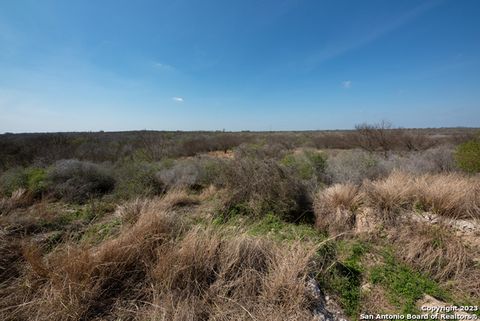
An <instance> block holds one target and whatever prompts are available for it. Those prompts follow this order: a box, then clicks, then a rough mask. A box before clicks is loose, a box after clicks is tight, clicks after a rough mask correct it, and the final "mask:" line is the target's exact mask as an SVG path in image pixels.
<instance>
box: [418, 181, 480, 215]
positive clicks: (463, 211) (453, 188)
mask: <svg viewBox="0 0 480 321" xmlns="http://www.w3.org/2000/svg"><path fill="white" fill-rule="evenodd" d="M416 190H417V194H416V197H417V201H418V202H419V203H420V205H421V206H422V207H423V208H424V209H425V210H428V211H431V212H434V213H437V214H440V215H444V216H448V217H452V218H480V177H478V176H476V177H475V176H473V177H472V176H465V175H461V174H457V173H451V174H443V175H441V174H439V175H424V176H421V177H419V178H417V180H416Z"/></svg>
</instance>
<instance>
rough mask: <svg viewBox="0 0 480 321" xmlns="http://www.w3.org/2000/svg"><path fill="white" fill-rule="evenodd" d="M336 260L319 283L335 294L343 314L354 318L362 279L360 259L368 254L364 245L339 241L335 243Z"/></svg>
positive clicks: (357, 309) (356, 313)
mask: <svg viewBox="0 0 480 321" xmlns="http://www.w3.org/2000/svg"><path fill="white" fill-rule="evenodd" d="M336 251H337V258H336V259H335V261H334V262H333V263H332V264H331V268H330V269H329V270H327V271H326V273H324V274H322V275H320V280H319V281H320V283H321V284H322V285H323V286H324V287H325V288H327V289H329V290H330V291H332V292H333V293H335V294H336V296H337V297H338V298H339V302H340V304H341V306H342V308H343V309H344V311H345V313H346V314H347V315H348V316H350V317H356V316H357V315H358V312H359V308H360V298H361V292H360V287H361V283H362V278H363V272H364V270H363V267H362V264H361V259H362V257H363V255H364V254H366V253H367V252H368V246H367V244H366V243H363V242H358V241H341V242H337V243H336Z"/></svg>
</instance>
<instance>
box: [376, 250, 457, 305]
mask: <svg viewBox="0 0 480 321" xmlns="http://www.w3.org/2000/svg"><path fill="white" fill-rule="evenodd" d="M383 257H384V259H385V263H384V264H381V265H379V266H376V267H374V268H373V269H372V271H371V273H370V278H371V281H372V283H374V284H381V285H382V286H383V287H384V288H386V289H387V291H388V294H389V300H390V301H391V303H392V304H394V305H395V306H397V307H398V308H399V309H400V310H401V312H402V313H418V312H419V311H418V310H417V308H416V307H415V302H416V301H417V300H418V299H420V298H422V296H423V295H424V294H429V295H431V296H434V297H436V298H439V299H442V300H446V299H448V295H447V293H446V292H445V291H443V290H442V289H440V287H439V286H438V284H437V283H436V282H434V281H433V280H431V279H429V278H428V277H426V276H424V275H422V274H421V273H419V272H417V271H414V270H412V269H411V268H409V267H408V266H406V265H404V264H402V263H401V262H398V261H397V260H395V258H394V256H393V253H392V252H391V251H386V252H385V253H384V256H383Z"/></svg>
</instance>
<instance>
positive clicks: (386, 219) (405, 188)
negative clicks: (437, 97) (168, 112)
mask: <svg viewBox="0 0 480 321" xmlns="http://www.w3.org/2000/svg"><path fill="white" fill-rule="evenodd" d="M377 130H378V128H375V127H369V126H363V127H362V126H359V128H358V130H357V131H356V132H330V133H320V132H317V133H315V132H312V133H308V132H306V133H239V134H233V133H216V134H212V135H211V136H210V134H206V133H197V134H198V135H197V134H195V133H190V134H188V135H187V134H185V135H187V136H182V133H178V134H172V133H160V134H157V133H150V132H142V133H140V134H141V135H143V136H144V137H142V139H139V140H138V141H137V142H136V143H132V142H133V141H135V139H134V138H133V137H137V136H135V135H133V134H131V133H130V135H133V136H129V135H127V136H126V137H129V139H128V140H122V139H119V138H118V137H119V136H115V135H116V134H111V133H101V134H98V136H95V134H93V133H92V134H68V135H66V136H65V137H67V140H66V141H64V140H60V142H58V146H60V147H58V150H57V153H56V154H55V153H54V154H52V157H50V158H46V157H45V155H44V154H42V153H41V152H38V151H35V150H33V149H29V148H30V147H31V146H30V147H26V148H25V149H22V148H19V149H17V150H16V152H15V151H14V147H12V146H14V145H15V144H19V143H18V142H21V144H24V143H25V141H24V140H28V139H30V138H31V137H30V138H26V136H18V137H17V136H15V135H11V136H9V137H8V141H9V142H8V143H7V145H8V146H10V147H9V148H10V149H9V150H8V151H5V150H3V154H2V155H3V156H2V159H1V161H2V164H3V165H2V166H3V167H2V168H3V169H2V172H1V173H0V226H1V231H0V299H1V300H0V319H1V320H341V319H347V320H358V319H359V316H360V314H361V313H374V314H376V313H420V306H419V304H420V302H423V301H425V300H427V299H428V298H430V297H434V298H435V299H436V300H440V301H441V302H443V303H444V304H449V305H450V304H456V305H479V304H480V281H479V280H480V265H479V257H480V238H479V236H480V223H479V221H480V177H479V176H478V173H475V172H472V171H471V170H470V169H471V168H470V167H469V168H468V170H465V169H464V167H463V165H462V164H463V163H461V162H459V157H458V155H459V152H460V153H461V151H462V148H463V147H457V146H456V144H457V143H462V142H463V141H465V140H466V139H467V138H466V137H465V136H462V137H463V138H461V139H460V138H459V137H460V134H459V133H465V132H462V131H459V132H448V131H446V132H443V134H444V136H441V137H443V138H442V139H441V140H438V141H436V142H435V143H434V144H426V141H430V143H431V141H432V139H433V138H432V137H434V136H435V135H434V134H435V132H428V131H424V132H420V133H421V134H422V135H426V134H428V135H430V136H429V137H430V138H425V137H423V136H418V135H416V134H418V132H415V131H413V132H411V131H410V132H408V131H407V132H406V133H405V132H402V131H400V130H392V131H389V132H388V134H387V135H386V136H385V135H383V134H385V133H383V134H382V137H389V139H391V140H390V142H395V144H393V143H392V144H390V145H389V144H385V141H382V144H379V141H377V140H376V139H377V138H376V136H375V135H376V133H377ZM352 133H354V134H355V135H357V138H355V140H353V138H352V140H349V141H350V142H352V144H351V145H348V144H346V141H345V140H342V139H340V138H339V137H341V136H342V135H343V136H342V137H344V138H345V137H347V136H348V135H352ZM412 133H413V134H415V135H414V136H411V135H413V134H412ZM436 134H437V135H438V133H436ZM82 135H85V136H82ZM112 135H113V136H112ZM157 135H160V136H161V137H162V140H161V141H163V140H166V141H165V142H164V143H162V144H160V141H158V140H156V139H157V138H158V137H160V136H157ZM332 135H333V136H332ZM335 135H338V136H335ZM449 135H450V136H449ZM455 135H457V136H455ZM334 136H335V137H336V139H337V140H336V141H335V144H337V145H335V144H333V143H328V144H327V142H329V139H331V138H332V137H334ZM32 137H33V139H34V141H36V139H44V138H45V137H46V136H41V135H40V136H35V135H33V136H32ZM39 137H41V138H39ZM48 137H50V138H49V139H52V145H51V146H50V147H47V149H48V148H51V149H52V150H55V146H57V145H55V144H56V143H54V141H55V140H54V139H53V138H52V137H56V136H55V135H53V136H48ZM81 137H83V138H82V139H80V138H81ZM85 137H87V138H85ZM106 137H108V139H106ZM112 137H116V138H114V139H113V138H112ZM202 137H203V138H202ZM306 137H307V138H308V139H305V138H306ZM319 137H322V144H324V145H322V144H320V143H318V145H315V142H318V140H317V139H320V138H319ZM335 137H334V138H335ZM348 137H353V136H348ZM422 137H423V138H422ZM445 137H446V138H445ZM452 137H454V138H452ZM4 138H5V137H4ZM137 138H138V137H137ZM75 139H79V142H77V143H72V142H73V141H74V140H75ZM85 139H86V140H85ZM91 139H93V140H91ZM179 139H180V141H181V142H182V143H181V144H180V145H178V142H179ZM203 139H207V140H210V139H212V140H211V141H209V143H208V144H205V145H202V144H201V143H200V142H201V141H203ZM349 139H350V138H349ZM94 140H98V145H96V144H94V143H92V142H93V141H94ZM217 140H218V141H217ZM86 141H88V142H90V143H92V144H93V145H92V146H96V148H101V147H100V146H106V145H103V144H105V142H108V145H109V146H110V144H111V148H114V145H115V146H116V147H115V148H117V149H116V150H117V151H120V150H121V151H122V152H119V154H115V153H111V154H109V156H108V157H105V158H103V156H101V155H102V154H101V153H100V152H99V154H95V153H92V154H89V152H90V151H88V149H87V150H85V154H83V156H81V157H80V156H79V154H78V153H79V151H80V150H82V149H83V148H87V147H86V146H90V145H88V144H90V143H88V144H87V145H84V144H85V143H86ZM221 141H222V142H223V143H221ZM353 141H355V142H356V143H355V144H354V143H353ZM12 142H15V143H14V145H9V144H12ZM67 142H68V143H67ZM212 142H216V143H215V144H216V145H211V144H210V143H212ZM227 142H228V143H227ZM4 143H5V141H4ZM344 143H345V145H342V146H341V147H340V145H341V144H344ZM376 143H378V145H375V144H376ZM420 143H421V144H420ZM32 144H33V143H32ZM69 144H73V145H72V146H71V149H68V148H66V146H69ZM75 144H77V145H75ZM131 144H133V145H131ZM135 144H139V145H135ZM141 144H143V145H141ZM212 144H213V143H212ZM325 144H327V145H328V146H325ZM329 144H333V145H331V146H330V145H329ZM339 144H340V145H339ZM415 144H420V145H417V146H422V147H421V148H416V147H412V146H415ZM422 144H423V145H422ZM27 145H28V144H26V145H25V146H27ZM18 146H23V145H18ZM81 146H83V147H81ZM134 146H136V147H134ZM174 146H183V147H181V148H184V147H185V146H190V147H191V148H192V149H191V150H190V151H189V152H181V150H179V149H176V150H177V151H176V152H171V153H170V152H169V153H164V152H165V151H166V150H170V151H172V149H169V148H173V147H174ZM202 146H203V147H202ZM332 146H333V147H335V148H331V147H332ZM400 146H403V147H400ZM409 146H410V147H409ZM461 146H464V145H461ZM329 147H330V148H329ZM176 148H177V147H176ZM112 150H113V149H112ZM27 151H28V153H27ZM110 151H111V150H110ZM37 152H38V153H39V154H35V153H37ZM22 153H27V154H28V155H29V156H28V157H27V156H26V155H27V154H25V157H26V158H22V157H23V156H20V155H23V154H22ZM29 153H31V154H29ZM95 155H96V157H99V158H97V159H95V157H93V156H95ZM469 155H470V154H469ZM18 160H24V162H23V161H18ZM443 303H442V304H443ZM477 313H478V312H477Z"/></svg>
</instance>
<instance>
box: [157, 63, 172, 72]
mask: <svg viewBox="0 0 480 321" xmlns="http://www.w3.org/2000/svg"><path fill="white" fill-rule="evenodd" d="M153 67H154V68H155V69H159V70H173V69H175V68H173V66H171V65H168V64H163V63H160V62H154V63H153Z"/></svg>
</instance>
